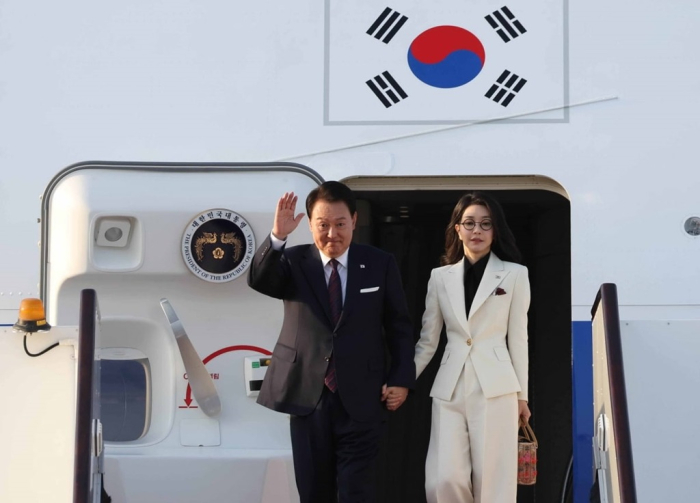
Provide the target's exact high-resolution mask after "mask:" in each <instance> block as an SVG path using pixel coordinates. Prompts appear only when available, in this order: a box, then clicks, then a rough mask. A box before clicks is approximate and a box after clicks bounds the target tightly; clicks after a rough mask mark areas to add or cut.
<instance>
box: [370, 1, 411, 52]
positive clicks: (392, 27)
mask: <svg viewBox="0 0 700 503" xmlns="http://www.w3.org/2000/svg"><path fill="white" fill-rule="evenodd" d="M406 21H408V18H407V17H406V16H404V15H403V14H401V13H400V12H396V11H392V10H391V9H390V8H389V7H387V8H386V9H384V12H382V13H381V14H379V17H378V18H377V19H376V20H375V21H374V23H372V26H370V27H369V30H367V35H370V36H373V37H374V38H376V39H377V40H381V41H382V42H384V43H385V44H388V43H389V42H391V39H392V38H394V35H396V33H397V32H398V31H399V30H400V29H401V27H402V26H403V25H404V23H405V22H406ZM387 31H389V33H387ZM385 33H386V35H385ZM382 37H384V38H382Z"/></svg>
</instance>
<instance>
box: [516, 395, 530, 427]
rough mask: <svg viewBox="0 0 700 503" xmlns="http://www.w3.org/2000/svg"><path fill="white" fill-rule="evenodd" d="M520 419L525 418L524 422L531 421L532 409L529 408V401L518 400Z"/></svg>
mask: <svg viewBox="0 0 700 503" xmlns="http://www.w3.org/2000/svg"><path fill="white" fill-rule="evenodd" d="M518 417H521V418H523V422H525V423H527V422H528V421H530V408H529V407H528V406H527V400H518Z"/></svg>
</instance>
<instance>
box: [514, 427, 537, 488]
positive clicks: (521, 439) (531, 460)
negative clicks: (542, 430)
mask: <svg viewBox="0 0 700 503" xmlns="http://www.w3.org/2000/svg"><path fill="white" fill-rule="evenodd" d="M536 481H537V437H535V432H534V431H532V428H531V427H530V425H529V424H528V423H525V422H523V421H522V420H520V429H519V430H518V484H520V485H523V486H531V485H534V483H535V482H536Z"/></svg>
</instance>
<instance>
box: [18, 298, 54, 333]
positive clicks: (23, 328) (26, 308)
mask: <svg viewBox="0 0 700 503" xmlns="http://www.w3.org/2000/svg"><path fill="white" fill-rule="evenodd" d="M12 328H13V329H14V330H15V331H17V332H26V333H29V334H31V333H34V332H48V331H49V330H51V325H49V324H48V322H47V321H46V313H45V312H44V303H43V302H41V299H22V302H21V304H20V305H19V317H18V319H17V323H15V324H14V325H13V326H12Z"/></svg>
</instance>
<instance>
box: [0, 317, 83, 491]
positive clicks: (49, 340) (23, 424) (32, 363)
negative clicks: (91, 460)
mask: <svg viewBox="0 0 700 503" xmlns="http://www.w3.org/2000/svg"><path fill="white" fill-rule="evenodd" d="M23 337H24V334H21V333H14V332H13V331H12V329H11V328H0V368H2V372H0V387H1V388H2V390H3V403H5V404H6V407H7V410H6V411H5V413H3V414H2V416H1V418H0V435H1V438H2V456H0V501H3V502H4V501H7V502H8V503H9V502H18V503H19V502H22V503H25V502H26V503H40V502H43V501H56V502H69V501H72V497H73V462H74V450H75V382H76V359H75V355H76V353H75V346H73V345H60V346H57V347H55V348H54V349H52V350H50V351H49V352H48V353H46V354H44V355H42V356H39V357H36V358H30V357H29V356H27V355H26V354H25V353H24V349H23V347H22V339H23ZM71 339H72V340H74V341H75V342H76V343H77V339H78V329H77V328H75V327H60V328H54V329H52V330H51V332H48V333H37V334H33V335H31V336H29V338H28V341H27V347H28V348H29V350H30V351H31V352H33V353H38V352H39V351H41V350H43V349H44V348H46V347H48V346H50V345H51V344H53V343H55V342H57V341H59V340H71Z"/></svg>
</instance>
